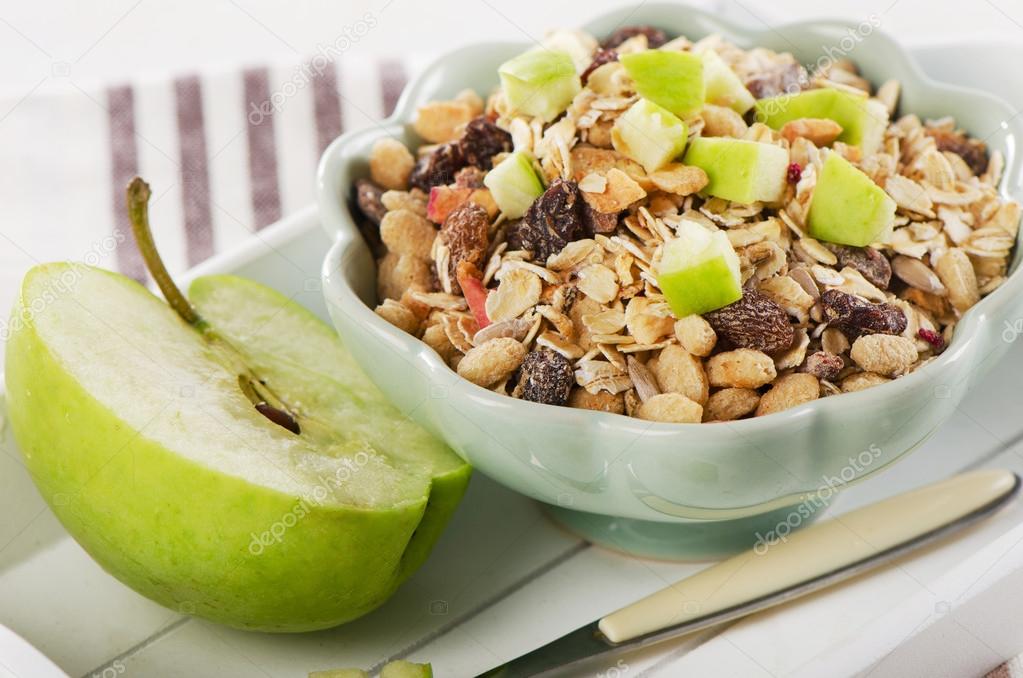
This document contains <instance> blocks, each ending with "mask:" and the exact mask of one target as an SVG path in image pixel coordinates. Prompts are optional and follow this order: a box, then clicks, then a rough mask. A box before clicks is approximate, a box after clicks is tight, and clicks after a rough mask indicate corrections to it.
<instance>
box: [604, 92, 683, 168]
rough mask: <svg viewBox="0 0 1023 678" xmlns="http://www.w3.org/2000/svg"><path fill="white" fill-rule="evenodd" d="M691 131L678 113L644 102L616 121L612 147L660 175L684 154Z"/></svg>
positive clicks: (647, 101) (631, 108)
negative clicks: (661, 169) (658, 172)
mask: <svg viewBox="0 0 1023 678" xmlns="http://www.w3.org/2000/svg"><path fill="white" fill-rule="evenodd" d="M688 136H689V128H688V127H687V126H686V124H685V123H684V122H683V121H682V120H680V119H679V118H678V116H676V115H675V114H674V113H672V112H671V111H669V110H668V109H666V108H664V107H663V106H658V105H657V104H655V103H654V102H652V101H650V100H649V99H640V100H639V101H637V102H636V103H634V104H632V106H630V107H629V110H627V111H625V113H623V114H622V115H620V116H619V117H618V119H617V120H616V121H615V124H614V127H612V128H611V143H612V144H613V145H614V148H615V150H616V151H618V152H619V153H621V154H622V155H624V156H625V157H626V158H629V159H630V160H635V161H636V162H638V163H639V164H640V165H642V166H643V169H645V170H646V171H647V172H656V171H657V170H659V169H660V168H662V167H664V166H665V165H667V164H668V163H669V162H671V161H672V160H674V159H675V158H677V157H678V156H679V155H681V154H682V151H684V150H685V148H686V140H687V138H688Z"/></svg>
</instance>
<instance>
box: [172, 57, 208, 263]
mask: <svg viewBox="0 0 1023 678" xmlns="http://www.w3.org/2000/svg"><path fill="white" fill-rule="evenodd" d="M174 97H175V99H176V100H177V120H178V148H179V149H180V153H181V201H182V208H183V212H184V215H185V250H186V253H187V256H188V265H189V266H195V265H196V264H198V263H199V262H201V261H203V260H204V259H208V258H209V257H210V256H211V255H212V254H213V214H212V211H211V209H210V174H209V167H208V166H207V155H206V128H205V120H204V118H203V110H202V83H201V82H200V80H199V77H198V76H195V75H192V76H187V77H184V78H179V79H178V80H176V81H175V82H174Z"/></svg>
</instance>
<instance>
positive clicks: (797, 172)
mask: <svg viewBox="0 0 1023 678" xmlns="http://www.w3.org/2000/svg"><path fill="white" fill-rule="evenodd" d="M785 178H786V179H787V180H788V182H789V183H790V184H798V183H799V180H800V179H802V178H803V168H802V167H800V166H799V163H798V162H794V163H792V164H790V165H789V169H788V171H787V172H786V173H785Z"/></svg>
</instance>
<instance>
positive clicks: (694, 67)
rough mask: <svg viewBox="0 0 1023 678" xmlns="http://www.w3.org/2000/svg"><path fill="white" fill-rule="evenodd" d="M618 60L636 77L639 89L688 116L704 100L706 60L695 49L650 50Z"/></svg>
mask: <svg viewBox="0 0 1023 678" xmlns="http://www.w3.org/2000/svg"><path fill="white" fill-rule="evenodd" d="M618 60H619V61H620V62H621V63H622V65H623V66H624V67H625V71H626V72H627V73H628V74H629V77H630V78H632V81H633V83H634V84H635V86H636V92H637V93H638V94H639V95H640V96H641V97H643V98H644V99H649V100H650V101H652V102H654V103H655V104H657V105H658V106H663V107H664V108H666V109H668V110H669V111H671V112H672V113H674V114H675V115H677V116H679V117H681V118H684V117H685V116H687V115H691V114H693V113H695V112H697V111H699V110H700V108H702V107H703V103H704V94H705V85H704V78H703V59H702V58H700V57H699V56H698V55H696V54H692V53H691V52H676V51H668V50H661V49H648V50H645V51H643V52H636V53H633V54H623V55H622V56H620V57H619V58H618Z"/></svg>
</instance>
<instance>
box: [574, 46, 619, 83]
mask: <svg viewBox="0 0 1023 678" xmlns="http://www.w3.org/2000/svg"><path fill="white" fill-rule="evenodd" d="M613 61H618V52H617V51H615V50H613V49H598V50H597V51H596V53H595V54H594V55H593V61H591V62H590V65H589V66H587V67H586V70H585V71H583V72H582V75H580V76H579V78H580V79H581V80H582V81H583V84H584V85H585V84H586V81H587V80H589V79H590V74H591V73H593V71H595V70H597V69H598V68H600V67H601V66H603V65H604V64H609V63H611V62H613Z"/></svg>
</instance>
